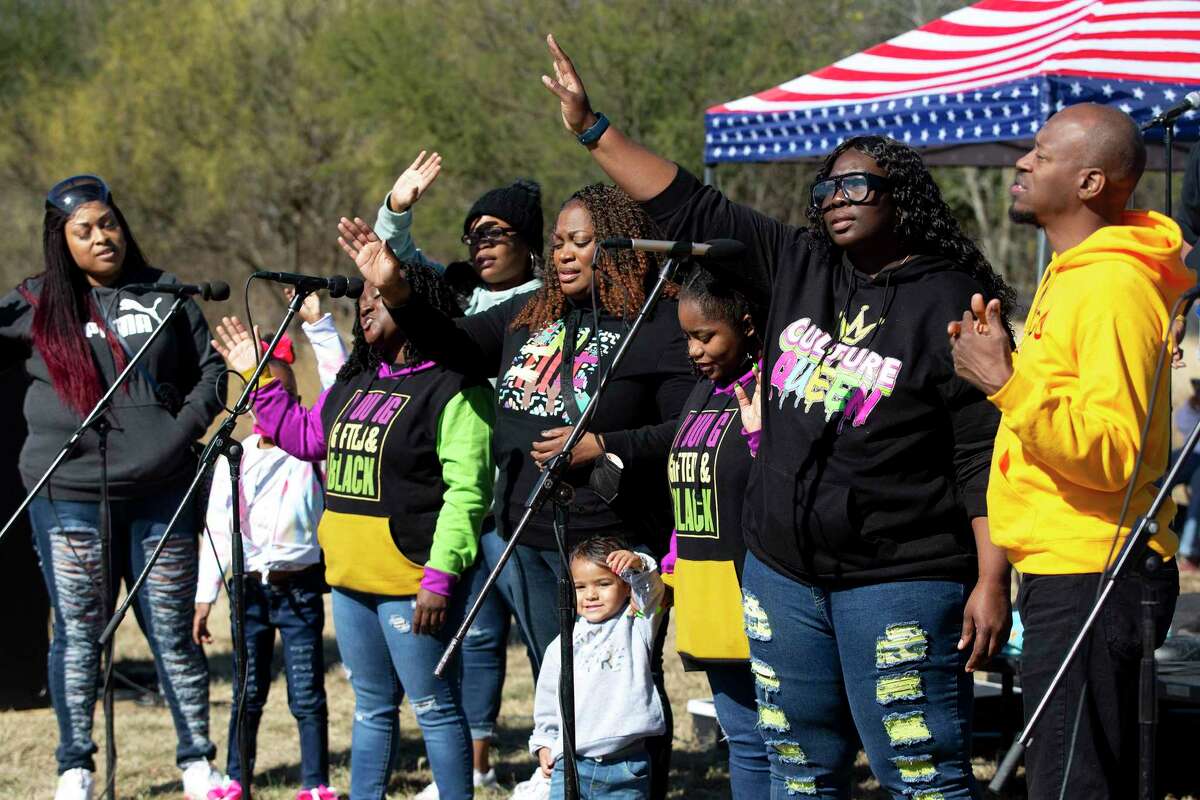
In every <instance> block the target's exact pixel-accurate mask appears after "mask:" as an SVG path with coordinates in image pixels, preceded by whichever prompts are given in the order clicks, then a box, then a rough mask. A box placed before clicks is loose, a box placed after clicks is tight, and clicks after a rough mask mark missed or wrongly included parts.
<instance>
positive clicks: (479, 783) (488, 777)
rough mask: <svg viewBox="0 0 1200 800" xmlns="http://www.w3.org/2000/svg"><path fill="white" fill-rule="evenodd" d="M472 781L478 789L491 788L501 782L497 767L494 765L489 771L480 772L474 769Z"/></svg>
mask: <svg viewBox="0 0 1200 800" xmlns="http://www.w3.org/2000/svg"><path fill="white" fill-rule="evenodd" d="M471 782H472V783H474V784H475V788H476V789H490V788H492V787H493V786H499V785H500V782H499V781H497V780H496V768H495V767H492V768H491V769H489V770H488V771H487V772H480V771H479V770H477V769H472V770H471Z"/></svg>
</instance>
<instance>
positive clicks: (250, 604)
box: [225, 571, 329, 789]
mask: <svg viewBox="0 0 1200 800" xmlns="http://www.w3.org/2000/svg"><path fill="white" fill-rule="evenodd" d="M322 583H323V582H322V581H321V578H320V574H319V573H318V572H316V571H310V572H309V573H308V574H307V575H306V576H305V577H303V578H298V579H297V580H295V581H294V582H292V583H288V584H281V585H271V584H267V585H265V586H264V585H263V584H262V583H261V582H256V581H253V580H247V581H246V654H247V658H246V663H247V664H248V665H249V669H248V670H247V673H246V674H247V681H246V714H245V723H244V725H245V736H246V737H247V742H248V743H249V751H250V765H251V767H253V765H254V755H255V751H256V749H257V748H256V745H257V740H258V724H259V721H260V720H261V719H262V714H263V707H264V706H266V703H267V694H268V692H270V691H271V658H272V656H273V655H274V652H275V631H279V636H280V638H282V639H283V663H284V669H285V671H286V674H287V694H288V709H289V710H290V711H291V712H292V716H293V717H294V718H295V719H296V727H297V728H298V730H299V733H300V785H301V787H302V788H305V789H313V788H316V787H317V786H321V785H328V784H329V712H328V709H327V707H326V705H325V655H324V653H323V651H322V641H321V633H322V631H323V630H324V628H325V602H324V598H323V597H322ZM237 674H238V670H237V657H236V654H235V655H234V672H233V708H232V710H231V712H230V715H229V755H228V758H227V760H226V762H225V763H226V767H225V771H226V772H227V773H229V775H230V777H232V778H235V779H237V780H239V781H240V780H242V768H241V762H240V760H239V759H238V748H237V714H238V701H239V699H240V698H241V688H240V686H239V684H238V681H237Z"/></svg>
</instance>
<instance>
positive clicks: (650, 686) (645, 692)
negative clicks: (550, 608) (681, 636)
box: [529, 553, 666, 761]
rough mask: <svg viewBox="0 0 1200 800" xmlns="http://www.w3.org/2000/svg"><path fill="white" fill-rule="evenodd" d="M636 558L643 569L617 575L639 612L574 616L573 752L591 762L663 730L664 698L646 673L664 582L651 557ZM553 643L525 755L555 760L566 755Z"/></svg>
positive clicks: (539, 684) (556, 648) (540, 680)
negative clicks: (544, 752) (545, 751)
mask: <svg viewBox="0 0 1200 800" xmlns="http://www.w3.org/2000/svg"><path fill="white" fill-rule="evenodd" d="M638 555H640V556H641V557H642V564H643V565H644V569H643V571H641V572H636V573H631V574H629V573H627V574H624V575H621V578H622V580H625V581H626V582H628V583H629V588H630V589H631V591H632V601H633V603H634V604H635V605H636V606H637V607H638V608H640V609H642V611H641V612H639V613H638V614H637V615H636V616H632V617H631V616H629V614H628V613H626V609H622V610H621V611H620V612H619V613H618V614H616V615H614V616H612V617H609V618H608V619H606V620H604V621H603V622H598V623H592V622H588V621H587V620H586V619H583V618H581V617H577V618H576V619H575V632H574V636H573V638H574V643H575V649H574V652H575V752H576V753H577V754H578V755H581V756H586V757H588V758H599V757H601V756H606V755H611V754H612V753H616V752H619V751H621V750H624V749H625V748H627V747H630V746H632V745H634V744H636V743H637V742H639V741H641V740H642V739H645V738H647V737H649V736H657V735H659V734H661V733H663V732H664V731H665V730H666V722H665V719H664V716H663V708H662V701H661V700H660V699H659V696H658V690H657V689H656V688H655V687H654V680H653V678H652V677H651V674H650V663H651V662H650V651H651V649H652V648H653V646H654V636H655V634H656V633H657V632H658V627H659V625H661V624H662V621H663V618H664V615H663V614H662V609H660V608H659V604H660V603H661V602H662V598H663V582H662V578H660V577H659V575H658V572H657V568H658V565H657V564H655V562H654V559H653V558H651V557H650V556H648V555H646V554H645V553H639V554H638ZM558 643H559V639H558V637H555V639H554V641H552V642H551V643H550V646H549V647H548V648H546V656H545V659H544V660H543V661H542V671H541V672H540V673H538V680H537V692H536V694H535V695H534V699H533V735H532V736H530V737H529V752H531V753H534V754H535V755H536V754H537V751H538V750H540V749H542V748H543V747H549V748H550V753H551V755H553V756H554V760H555V761H557V760H558V759H559V758H560V757H561V756H562V751H563V743H562V731H561V728H560V725H561V722H560V720H561V718H562V717H561V714H560V713H559V706H558V676H559V673H560V671H561V662H560V660H559V644H558Z"/></svg>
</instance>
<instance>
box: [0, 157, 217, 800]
mask: <svg viewBox="0 0 1200 800" xmlns="http://www.w3.org/2000/svg"><path fill="white" fill-rule="evenodd" d="M42 241H43V252H44V259H45V260H44V269H43V271H42V272H41V273H40V274H39V275H36V276H34V277H32V278H29V279H27V280H25V281H24V282H23V283H21V285H20V286H18V287H17V288H16V289H15V290H14V291H12V292H10V293H9V294H8V295H7V296H6V297H5V298H4V299H3V300H0V343H2V344H3V348H2V349H0V353H2V357H3V359H4V360H5V361H6V362H9V361H11V362H16V361H23V362H24V364H25V369H26V371H27V372H28V374H29V376H30V378H31V382H30V386H29V390H28V394H27V395H26V397H25V423H26V425H27V426H28V428H29V434H28V437H27V438H26V440H25V445H24V447H23V449H22V451H21V458H20V468H21V475H22V477H23V478H24V480H25V484H26V486H32V485H33V484H34V483H35V482H36V481H37V480H38V479H39V478H40V477H41V475H42V473H43V472H44V471H45V470H46V468H47V467H48V466H49V465H50V463H51V461H52V460H53V458H54V457H55V456H56V455H57V454H58V451H59V450H60V449H61V448H62V446H63V444H64V443H65V442H66V441H67V439H68V438H69V437H70V436H71V434H72V432H73V431H74V430H75V428H76V427H77V426H78V425H79V423H80V422H81V421H82V420H83V418H84V416H85V415H86V414H87V413H88V412H89V411H90V410H91V409H92V407H93V406H94V405H95V404H96V402H97V401H98V400H99V399H100V396H101V395H102V394H103V392H104V391H105V390H106V388H107V387H108V386H109V385H110V384H111V382H112V381H113V379H114V378H115V377H116V375H117V374H118V373H119V372H120V371H121V370H122V369H123V368H124V367H125V365H126V364H128V362H129V360H130V359H131V358H132V357H133V354H134V353H136V352H137V351H138V350H139V349H140V348H141V347H142V345H143V344H144V343H145V342H146V340H147V339H148V338H149V337H150V334H151V333H152V332H153V331H154V330H155V329H156V328H157V327H158V325H159V324H160V323H161V322H162V321H163V318H164V317H165V316H166V313H167V309H168V308H169V307H170V306H171V303H172V302H173V299H174V298H173V297H171V296H170V295H169V294H164V293H145V292H140V293H134V292H133V291H131V290H130V289H129V288H128V287H129V284H131V283H174V282H176V281H175V278H174V277H172V276H171V275H168V274H166V273H164V272H162V271H161V270H158V269H155V268H154V267H151V266H150V265H149V264H147V263H146V259H145V258H144V257H143V256H142V251H141V249H140V248H139V247H138V245H137V242H136V241H135V240H134V238H133V233H132V232H131V231H130V230H129V225H128V223H127V222H126V221H125V217H124V216H123V215H122V214H121V211H120V209H118V208H117V205H116V203H115V202H114V201H113V198H112V194H111V193H110V191H109V188H108V186H107V185H105V183H104V181H102V180H101V179H100V178H97V177H95V176H93V175H78V176H75V177H73V178H68V179H67V180H65V181H62V182H61V183H59V184H58V185H56V186H55V187H54V188H53V189H51V190H50V193H49V195H48V196H47V199H46V215H45V218H44V221H43V226H42ZM170 325H171V327H170V329H169V330H167V331H164V332H163V334H162V335H161V336H160V337H159V338H158V339H156V340H155V343H154V344H153V345H152V347H151V349H150V350H149V351H148V352H147V353H146V355H145V356H144V357H143V358H142V360H140V361H139V362H138V367H137V368H136V369H135V370H134V371H133V372H132V374H131V375H130V377H129V378H128V379H127V381H126V383H125V384H124V386H123V388H122V389H121V390H120V391H119V392H118V393H117V394H116V396H115V397H114V398H113V401H112V406H111V410H110V411H109V413H108V414H107V415H106V419H107V420H108V421H109V422H110V423H111V425H112V429H111V431H110V432H109V433H108V437H107V439H108V450H107V459H106V462H107V463H106V466H107V472H108V490H109V498H110V505H109V508H110V516H109V519H110V520H111V526H110V529H111V536H112V538H111V545H110V549H109V556H108V560H107V561H108V563H107V564H106V563H104V560H103V559H102V557H101V554H102V552H103V550H102V543H101V537H100V519H101V516H100V515H101V509H100V475H101V455H100V451H99V446H98V442H99V439H98V436H97V434H96V433H95V432H94V431H92V432H89V433H87V434H85V435H84V436H83V438H82V439H81V440H80V442H79V445H78V446H77V447H76V448H75V451H74V453H73V454H72V457H71V458H69V459H67V460H66V461H64V462H63V463H62V465H61V466H60V467H59V468H58V470H57V471H56V472H55V473H54V476H53V477H52V478H51V480H50V482H49V483H48V484H47V486H46V488H45V489H44V490H43V493H42V494H41V495H39V496H38V497H37V498H35V499H34V501H33V503H32V505H31V506H30V508H29V513H30V517H31V519H32V523H33V531H34V536H35V540H36V543H37V550H38V555H39V558H40V560H41V566H42V575H43V577H44V579H45V581H46V588H47V590H48V591H49V594H50V598H51V602H52V604H53V606H54V634H53V642H52V644H51V648H50V695H51V699H52V701H53V703H54V711H55V714H56V716H57V717H58V728H59V744H58V750H57V751H56V756H57V759H58V772H59V783H58V791H57V794H56V795H55V796H56V798H58V800H68V799H71V800H74V798H90V797H91V796H92V793H93V785H92V783H93V772H94V770H95V760H94V754H95V752H96V745H95V743H94V742H93V740H92V718H93V711H94V709H95V705H96V686H97V677H98V675H99V670H100V657H101V653H100V647H99V646H98V645H97V644H96V640H97V638H98V637H99V635H100V631H101V630H102V629H103V627H104V625H105V624H106V623H107V617H108V615H109V614H110V613H111V609H112V608H113V601H114V600H115V599H116V596H117V590H118V587H119V586H120V584H121V581H122V579H124V580H125V582H126V583H127V584H129V583H132V581H133V579H134V578H136V577H137V575H138V574H139V573H140V572H141V571H142V569H143V567H144V566H145V563H146V559H147V556H148V555H149V553H150V551H151V550H152V549H153V547H154V546H155V544H156V543H157V542H158V540H159V538H160V537H161V536H162V534H163V533H164V531H165V529H166V527H167V523H168V521H169V520H170V519H171V516H172V515H173V514H174V512H175V509H176V507H177V506H178V505H179V502H180V501H181V499H182V497H183V494H184V490H185V489H186V488H187V485H188V483H189V482H190V480H191V478H192V476H193V474H194V473H195V469H196V457H195V455H194V454H193V452H192V449H191V445H192V444H193V443H194V442H195V441H196V440H197V439H199V438H200V436H201V435H203V434H204V432H205V430H206V429H207V428H208V425H209V423H211V422H212V419H213V417H214V416H215V415H216V413H217V411H218V410H219V409H220V407H221V401H220V397H219V396H218V391H221V392H222V393H223V391H224V384H223V381H222V380H221V377H222V374H223V372H224V365H223V364H222V363H221V357H220V356H219V355H218V354H217V353H216V352H215V351H214V350H213V349H212V347H210V346H209V338H210V337H209V332H208V325H207V324H206V323H205V321H204V317H203V315H202V314H201V313H200V309H199V307H198V306H197V305H196V304H195V303H193V302H191V301H188V302H187V303H186V304H185V305H184V310H183V313H181V314H178V315H176V316H175V317H174V318H173V319H172V320H171V322H170ZM200 524H201V523H200V519H199V517H198V516H197V514H196V513H195V510H194V509H188V510H187V511H185V513H184V514H183V515H182V516H181V517H180V522H179V524H177V526H176V528H175V530H174V532H173V534H172V536H171V538H170V539H169V540H168V541H167V543H166V546H165V549H164V550H163V552H162V556H161V557H160V559H159V560H158V562H157V564H156V565H155V567H154V569H153V570H152V571H151V572H150V576H149V578H148V579H147V581H146V584H145V585H144V586H143V587H142V589H141V591H140V592H139V594H138V598H137V604H136V605H135V606H134V609H135V611H136V616H137V621H138V624H139V625H140V626H141V628H142V631H143V633H145V635H146V640H147V642H149V644H150V649H151V652H152V653H153V654H154V665H155V667H156V668H157V670H158V680H159V684H160V686H161V687H162V694H163V698H164V699H165V700H166V702H167V705H168V707H169V708H170V709H171V718H172V720H173V721H174V723H175V732H176V736H177V737H178V744H177V746H176V751H175V759H176V763H177V764H178V766H179V767H180V768H181V769H182V770H183V783H184V794H185V795H186V796H188V797H190V798H192V799H193V800H204V798H205V796H206V795H207V793H208V790H209V788H211V785H212V784H213V783H214V782H215V780H216V779H217V778H218V777H219V775H217V773H216V771H215V770H214V769H213V768H212V767H211V766H210V764H209V759H211V758H212V757H213V756H214V755H215V752H216V748H215V747H214V745H213V743H212V742H211V741H210V740H209V738H208V667H207V664H206V662H205V659H204V652H203V651H202V650H201V649H200V646H199V645H198V644H196V643H195V642H193V641H192V636H191V616H192V597H191V595H192V594H193V593H194V592H195V586H196V569H197V558H196V531H197V530H198V529H199V526H200ZM106 577H107V586H105V578H106Z"/></svg>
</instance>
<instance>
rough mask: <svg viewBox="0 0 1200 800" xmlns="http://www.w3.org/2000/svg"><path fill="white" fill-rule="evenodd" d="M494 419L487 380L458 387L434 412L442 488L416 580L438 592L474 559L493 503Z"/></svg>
mask: <svg viewBox="0 0 1200 800" xmlns="http://www.w3.org/2000/svg"><path fill="white" fill-rule="evenodd" d="M494 419H495V403H494V401H493V398H492V388H491V387H490V386H470V387H467V388H466V389H463V391H461V392H459V393H458V394H456V395H455V396H454V397H453V398H451V399H450V402H449V403H447V404H446V407H445V408H444V409H442V413H441V416H440V417H439V418H438V429H437V454H438V460H439V461H441V463H442V481H443V483H445V484H446V492H445V494H444V495H443V502H442V510H441V511H440V512H439V513H438V519H437V524H436V526H435V527H434V532H433V544H432V545H431V547H430V549H429V561H428V562H427V563H426V565H425V577H424V578H423V579H422V581H421V586H422V588H425V589H428V590H429V591H432V592H435V593H437V594H441V595H448V594H449V593H450V589H452V588H453V586H454V581H455V580H456V579H457V577H458V576H459V575H461V574H462V573H463V570H465V569H466V568H467V567H469V566H471V564H473V563H474V562H475V553H476V550H477V549H478V546H479V528H480V525H481V524H482V523H483V518H484V515H485V514H487V511H488V509H489V508H491V505H492V482H493V479H494V472H493V468H492V423H493V420H494Z"/></svg>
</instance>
